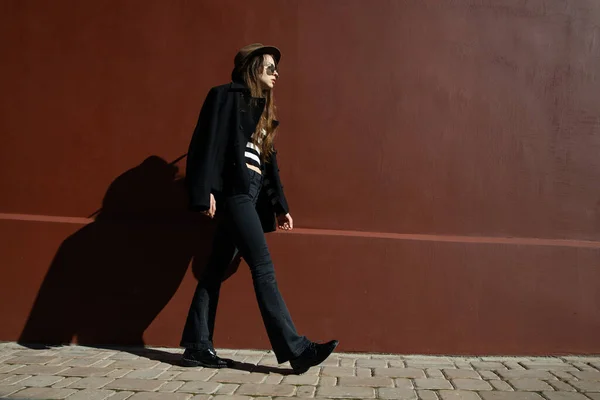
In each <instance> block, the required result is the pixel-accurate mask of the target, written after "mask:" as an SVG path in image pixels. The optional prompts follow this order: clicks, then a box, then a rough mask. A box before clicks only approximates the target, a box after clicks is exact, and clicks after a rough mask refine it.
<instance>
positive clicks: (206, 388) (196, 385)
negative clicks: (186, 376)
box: [177, 381, 221, 394]
mask: <svg viewBox="0 0 600 400" xmlns="http://www.w3.org/2000/svg"><path fill="white" fill-rule="evenodd" d="M220 386H221V385H220V384H219V383H216V382H203V381H189V382H186V383H185V384H184V385H183V386H182V387H180V388H179V389H177V392H186V393H200V394H211V393H214V392H216V391H217V389H219V387H220Z"/></svg>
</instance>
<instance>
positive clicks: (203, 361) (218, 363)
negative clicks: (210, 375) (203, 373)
mask: <svg viewBox="0 0 600 400" xmlns="http://www.w3.org/2000/svg"><path fill="white" fill-rule="evenodd" d="M181 363H182V364H183V366H184V367H206V368H226V367H231V366H232V365H233V363H234V362H233V360H227V359H223V358H221V357H219V356H217V353H215V351H214V350H213V349H206V350H194V349H185V351H184V352H183V358H182V359H181Z"/></svg>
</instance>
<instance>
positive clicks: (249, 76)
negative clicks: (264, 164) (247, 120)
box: [241, 54, 277, 161]
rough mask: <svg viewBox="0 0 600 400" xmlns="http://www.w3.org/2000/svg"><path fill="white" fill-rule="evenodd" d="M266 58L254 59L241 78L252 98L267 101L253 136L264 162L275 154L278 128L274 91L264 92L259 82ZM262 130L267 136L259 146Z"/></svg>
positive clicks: (243, 71) (242, 72) (262, 56)
mask: <svg viewBox="0 0 600 400" xmlns="http://www.w3.org/2000/svg"><path fill="white" fill-rule="evenodd" d="M264 58H265V56H264V55H262V54H261V55H258V56H255V57H253V58H252V59H251V60H250V61H249V62H248V63H247V64H246V65H245V67H244V68H243V70H242V71H241V77H242V79H243V80H244V82H245V83H246V86H248V88H250V93H251V95H252V97H253V98H257V97H263V98H265V99H266V104H265V109H264V111H263V113H262V115H261V117H260V120H259V121H258V124H257V125H256V131H255V132H254V135H253V136H252V137H253V138H254V144H256V145H257V146H259V147H260V149H261V154H260V155H261V158H262V160H263V161H265V160H268V159H269V156H270V155H271V153H272V152H273V140H274V139H275V134H276V132H275V131H276V127H275V126H274V124H273V120H276V119H277V117H276V113H275V109H276V108H275V98H274V96H273V90H264V89H263V88H262V87H261V85H260V82H259V81H258V75H259V74H260V73H261V72H262V68H264ZM262 129H265V130H266V131H267V134H266V135H265V136H264V137H263V138H262V143H261V144H260V145H259V144H258V138H259V137H260V132H261V130H262ZM257 132H258V133H257Z"/></svg>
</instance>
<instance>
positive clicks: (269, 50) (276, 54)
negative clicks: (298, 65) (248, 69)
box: [247, 46, 281, 64]
mask: <svg viewBox="0 0 600 400" xmlns="http://www.w3.org/2000/svg"><path fill="white" fill-rule="evenodd" d="M261 54H270V55H272V56H273V58H274V59H275V63H277V64H279V60H281V51H279V49H278V48H277V47H274V46H264V47H259V48H258V49H256V50H254V51H253V52H251V53H250V54H248V57H247V59H248V60H251V59H252V57H255V56H258V55H261Z"/></svg>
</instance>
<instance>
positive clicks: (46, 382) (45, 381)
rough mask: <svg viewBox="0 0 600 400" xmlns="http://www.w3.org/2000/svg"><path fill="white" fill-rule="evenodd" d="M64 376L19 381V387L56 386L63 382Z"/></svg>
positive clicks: (33, 377)
mask: <svg viewBox="0 0 600 400" xmlns="http://www.w3.org/2000/svg"><path fill="white" fill-rule="evenodd" d="M63 379H65V378H63V377H62V376H52V375H35V376H32V377H29V378H27V379H24V380H22V381H19V385H22V386H31V387H46V386H51V385H54V384H55V383H57V382H59V381H62V380H63Z"/></svg>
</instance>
